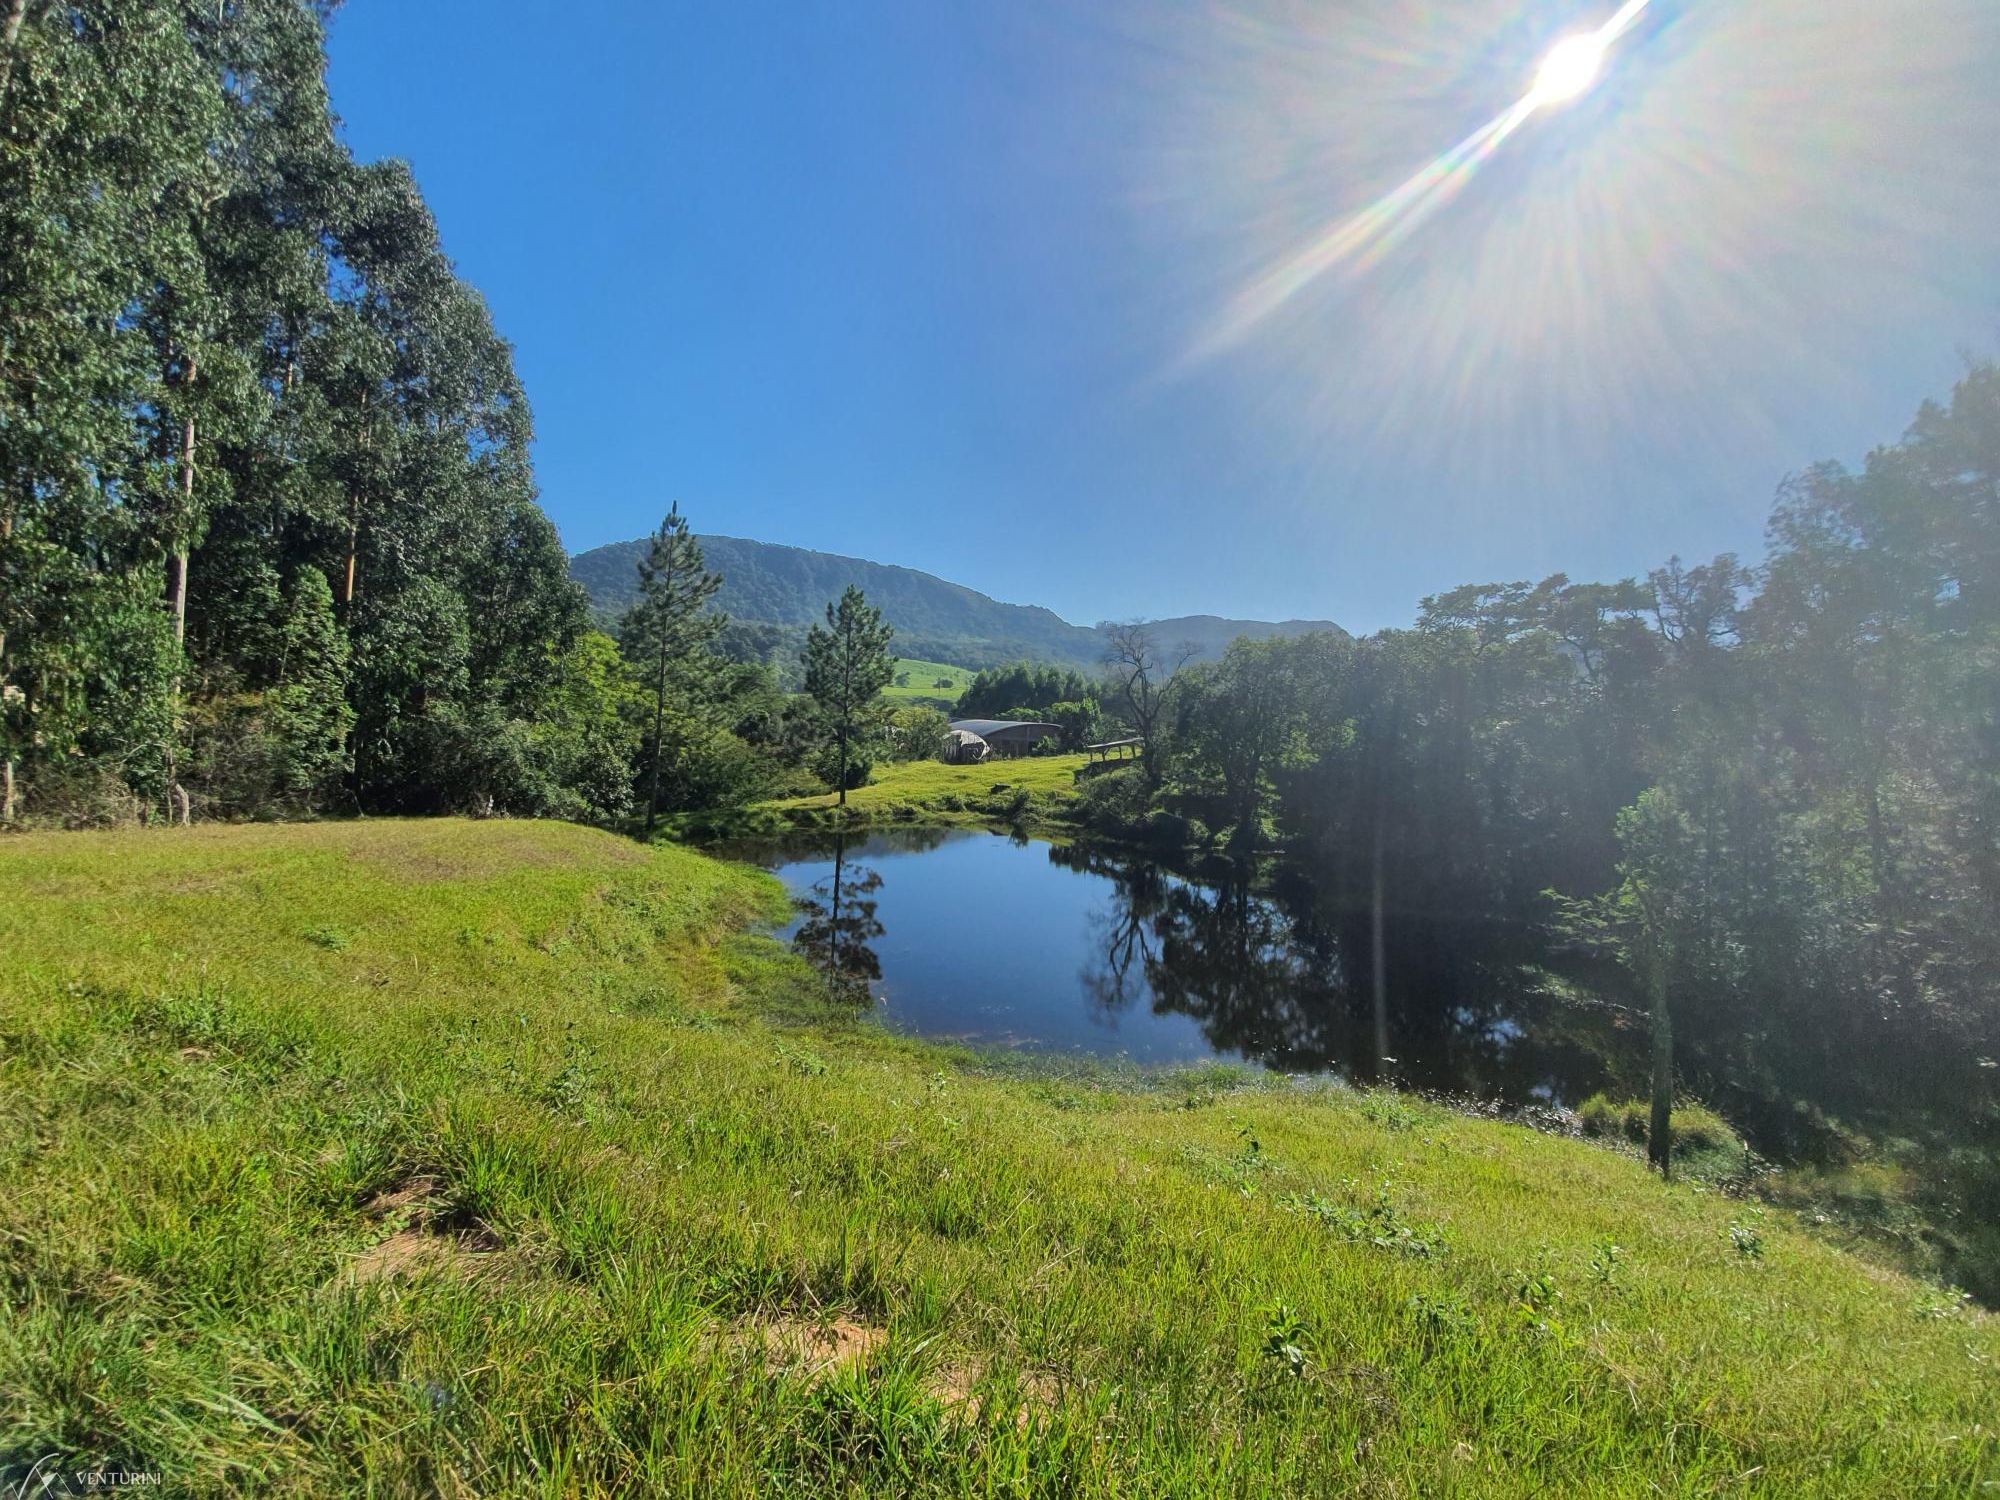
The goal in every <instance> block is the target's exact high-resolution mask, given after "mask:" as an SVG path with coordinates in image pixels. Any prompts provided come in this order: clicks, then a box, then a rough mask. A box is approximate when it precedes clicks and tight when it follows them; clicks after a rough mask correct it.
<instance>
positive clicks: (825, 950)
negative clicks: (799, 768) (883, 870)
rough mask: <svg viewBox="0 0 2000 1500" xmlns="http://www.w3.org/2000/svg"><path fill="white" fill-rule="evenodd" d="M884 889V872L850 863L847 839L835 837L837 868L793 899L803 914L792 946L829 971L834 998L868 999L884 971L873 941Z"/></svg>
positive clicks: (878, 929) (878, 932)
mask: <svg viewBox="0 0 2000 1500" xmlns="http://www.w3.org/2000/svg"><path fill="white" fill-rule="evenodd" d="M881 889H882V877H881V875H880V874H878V873H877V872H876V871H874V870H872V869H870V868H869V867H868V866H867V865H861V864H850V863H848V859H847V841H846V839H844V838H836V839H835V840H834V845H833V873H832V874H831V875H828V876H826V877H825V878H823V879H821V880H819V881H817V882H815V883H814V885H813V887H812V890H811V893H810V894H808V895H805V896H801V897H799V898H797V899H796V901H795V902H794V904H795V905H796V906H797V907H798V910H799V914H800V916H801V917H802V918H803V920H802V921H801V922H800V923H799V926H798V930H797V931H796V932H795V933H793V934H792V947H793V948H794V949H796V950H797V951H798V952H799V953H800V954H802V955H803V956H804V958H805V960H806V962H807V963H809V964H811V965H812V966H813V967H814V968H816V969H818V970H819V971H820V973H821V974H822V975H823V976H825V979H826V984H827V990H828V992H829V993H830V994H831V995H832V996H833V997H834V998H835V999H839V1000H845V1001H848V1002H850V1003H853V1004H865V1003H867V1001H868V999H869V988H868V987H869V986H870V985H871V984H873V983H874V982H875V981H876V980H878V979H880V978H881V977H882V960H881V958H880V956H879V955H878V954H877V953H876V952H875V950H874V949H873V948H871V947H870V946H869V944H870V943H871V942H872V941H874V939H876V938H879V937H880V936H882V932H883V927H882V924H881V922H880V921H878V920H877V919H876V916H875V908H876V895H877V892H879V891H880V890H881Z"/></svg>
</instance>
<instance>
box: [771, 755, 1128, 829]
mask: <svg viewBox="0 0 2000 1500" xmlns="http://www.w3.org/2000/svg"><path fill="white" fill-rule="evenodd" d="M1089 759H1090V758H1089V757H1088V756H1086V755H1080V754H1079V755H1028V756H1022V757H1020V758H1018V759H1014V760H990V761H987V762H985V763H984V764H983V765H976V766H948V765H946V764H944V763H943V762H942V761H936V760H908V761H891V762H888V763H886V764H884V765H879V766H877V767H876V768H875V770H874V773H873V775H872V776H871V777H870V779H869V782H868V785H867V786H863V787H856V788H854V789H853V790H852V791H850V792H849V793H848V794H847V803H846V805H845V806H844V807H843V806H841V805H840V804H839V802H838V799H837V798H836V797H835V796H834V794H833V793H832V792H827V793H824V794H822V795H818V796H812V797H788V798H784V799H781V800H778V801H772V802H763V803H759V804H757V805H756V806H755V807H752V808H749V809H746V810H745V812H744V814H743V815H742V816H741V817H740V818H739V819H737V823H739V824H740V825H741V826H742V827H743V828H746V829H748V828H771V829H784V828H788V827H789V828H826V827H837V826H840V825H843V824H864V823H923V824H927V825H932V826H952V825H965V826H972V825H991V824H994V823H1005V824H1012V825H1017V826H1026V827H1041V826H1045V825H1047V824H1049V823H1052V822H1054V821H1057V820H1059V819H1060V818H1061V816H1062V814H1063V812H1064V810H1065V809H1066V808H1067V807H1068V806H1069V805H1070V804H1071V803H1072V802H1073V801H1074V800H1075V796H1076V773H1077V771H1078V770H1079V769H1080V768H1082V767H1083V766H1084V765H1085V764H1087V763H1088V761H1089Z"/></svg>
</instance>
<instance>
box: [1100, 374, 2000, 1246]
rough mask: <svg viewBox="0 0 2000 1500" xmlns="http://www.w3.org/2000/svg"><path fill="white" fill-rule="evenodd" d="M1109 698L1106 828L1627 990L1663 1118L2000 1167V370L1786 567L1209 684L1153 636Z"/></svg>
mask: <svg viewBox="0 0 2000 1500" xmlns="http://www.w3.org/2000/svg"><path fill="white" fill-rule="evenodd" d="M1111 670H1112V672H1113V674H1114V676H1113V680H1112V682H1111V683H1110V685H1109V693H1110V698H1111V699H1112V700H1115V701H1122V702H1123V703H1124V704H1125V705H1126V717H1127V718H1128V721H1130V722H1135V723H1136V722H1137V721H1138V718H1139V717H1140V712H1141V711H1143V714H1144V716H1145V717H1146V718H1148V719H1149V720H1150V721H1151V722H1152V724H1153V733H1152V734H1151V736H1150V737H1149V742H1148V745H1147V760H1146V763H1145V766H1144V768H1143V769H1142V770H1139V771H1135V772H1133V773H1130V774H1129V775H1124V776H1114V777H1109V778H1100V779H1099V780H1100V784H1094V785H1090V784H1087V785H1086V789H1085V798H1084V800H1085V804H1086V809H1087V815H1088V814H1089V812H1090V811H1091V810H1094V811H1095V814H1096V815H1097V816H1098V817H1099V818H1100V819H1101V820H1102V821H1104V822H1105V823H1106V824H1107V825H1115V826H1123V827H1126V828H1128V829H1130V828H1133V827H1134V826H1135V825H1137V824H1138V823H1139V822H1140V820H1142V819H1150V820H1152V821H1153V822H1154V823H1155V824H1156V825H1160V826H1163V827H1164V828H1165V829H1166V831H1167V832H1168V833H1169V834H1171V835H1175V836H1179V837H1183V838H1189V839H1192V840H1193V841H1195V842H1202V841H1207V840H1214V841H1216V842H1219V843H1224V844H1228V845H1230V846H1233V847H1236V848H1239V849H1249V848H1255V847H1258V846H1261V845H1268V844H1271V843H1273V842H1283V843H1285V844H1287V845H1289V846H1290V847H1291V848H1292V849H1293V850H1295V851H1296V852H1297V853H1298V854H1299V855H1300V856H1301V858H1302V860H1303V861H1304V863H1305V864H1306V865H1307V867H1308V868H1310V869H1311V870H1312V871H1313V873H1314V877H1315V879H1316V881H1317V882H1318V883H1319V885H1320V886H1321V889H1322V891H1323V893H1324V895H1325V899H1326V900H1327V901H1328V902H1329V903H1331V904H1334V905H1337V906H1342V907H1345V908H1349V909H1355V910H1372V911H1373V912H1374V913H1375V914H1376V922H1377V924H1378V932H1379V924H1380V922H1381V920H1382V914H1383V913H1384V912H1385V911H1387V912H1390V913H1394V912H1396V911H1399V910H1400V911H1417V912H1448V911H1454V910H1456V911H1468V912H1476V913H1479V914H1481V915H1483V916H1495V917H1500V918H1503V919H1506V920H1509V921H1512V922H1516V923H1519V924H1524V925H1529V926H1536V927H1539V928H1541V929H1542V930H1544V931H1546V932H1548V933H1549V934H1551V936H1552V938H1553V939H1554V940H1556V941H1558V942H1561V943H1566V944H1570V945H1574V946H1575V947H1577V948H1579V949H1589V950H1592V951H1595V952H1598V953H1600V954H1602V955H1604V956H1605V957H1607V958H1610V959H1613V960H1615V961H1616V962H1617V963H1618V964H1619V965H1621V966H1622V967H1623V969H1624V971H1625V972H1626V974H1627V975H1628V976H1629V980H1628V985H1627V991H1626V993H1627V997H1628V1003H1630V1004H1631V1005H1632V1006H1633V1007H1634V1008H1635V1010H1636V1011H1637V1012H1638V1014H1639V1015H1641V1016H1642V1017H1646V1018H1647V1020H1648V1025H1649V1030H1650V1034H1651V1036H1652V1038H1653V1040H1654V1046H1655V1070H1656V1071H1655V1078H1656V1087H1655V1095H1656V1098H1657V1099H1659V1100H1660V1101H1662V1103H1661V1106H1660V1107H1661V1108H1662V1109H1663V1108H1664V1101H1665V1100H1666V1098H1667V1097H1668V1096H1669V1095H1670V1092H1671V1087H1672V1079H1673V1077H1674V1076H1676V1075H1679V1076H1681V1077H1684V1078H1693V1079H1696V1080H1699V1081H1700V1082H1701V1083H1702V1085H1703V1086H1705V1087H1707V1088H1709V1089H1711V1090H1712V1091H1715V1092H1717V1093H1719V1094H1722V1095H1725V1096H1726V1097H1728V1098H1729V1099H1730V1100H1731V1101H1732V1103H1734V1104H1736V1105H1737V1106H1738V1107H1739V1108H1740V1109H1742V1110H1744V1111H1749V1112H1752V1113H1753V1114H1756V1115H1758V1118H1757V1119H1756V1120H1755V1121H1754V1123H1756V1124H1758V1125H1760V1126H1761V1127H1762V1132H1761V1138H1762V1139H1764V1140H1766V1141H1769V1142H1776V1143H1778V1144H1780V1145H1789V1146H1791V1147H1794V1148H1796V1149H1805V1150H1810V1149H1812V1148H1813V1146H1814V1142H1815V1140H1816V1139H1820V1138H1821V1137H1823V1134H1824V1129H1823V1127H1824V1122H1823V1121H1822V1120H1820V1119H1819V1117H1818V1115H1817V1110H1818V1109H1820V1108H1824V1109H1827V1110H1833V1109H1839V1110H1841V1111H1844V1112H1847V1113H1849V1114H1850V1116H1853V1115H1866V1114H1868V1113H1869V1112H1871V1111H1872V1112H1876V1113H1878V1114H1895V1115H1898V1116H1900V1117H1904V1118H1907V1116H1908V1113H1909V1111H1908V1108H1907V1106H1909V1105H1910V1104H1911V1102H1912V1101H1923V1102H1924V1104H1925V1107H1926V1109H1927V1110H1930V1111H1932V1112H1942V1113H1944V1114H1947V1115H1950V1116H1951V1117H1953V1119H1955V1120H1956V1121H1957V1122H1958V1124H1959V1126H1961V1127H1964V1128H1966V1129H1971V1130H1973V1131H1974V1133H1975V1135H1974V1138H1976V1139H1980V1140H1985V1141H1987V1142H1988V1143H1989V1145H1990V1144H1991V1142H1992V1138H1993V1137H1995V1136H1996V1135H2000V1087H1996V1085H2000V1066H1996V1063H1995V1059H1996V1058H2000V991H1997V990H1996V989H1995V986H1994V976H1995V975H1996V974H2000V372H1996V370H1995V369H1994V368H1993V367H1991V366H1980V367H1977V368H1974V369H1972V370H1970V371H1969V372H1968V373H1967V374H1966V376H1965V377H1964V379H1963V380H1962V381H1961V382H1960V383H1959V384H1958V386H1957V387H1956V389H1955V390H1954V392H1953V394H1952V397H1951V399H1950V400H1949V402H1947V403H1942V404H1937V403H1932V404H1926V405H1925V406H1924V408H1923V409H1922V410H1921V412H1920V413H1919V414H1918V416H1917V418H1916V420H1915V422H1914V423H1913V425H1912V426H1911V427H1910V429H1909V431H1908V433H1907V434H1906V436H1905V437H1904V438H1903V439H1902V440H1901V441H1899V442H1897V443H1895V444H1893V445H1890V446H1887V447H1884V448H1882V449H1880V450H1878V451H1876V452H1875V453H1873V454H1871V455H1870V456H1869V457H1868V459H1867V460H1866V462H1865V464H1864V465H1863V466H1862V467H1861V468H1860V470H1859V471H1850V470H1848V469H1845V468H1843V467H1841V466H1839V465H1835V464H1824V465H1820V466H1818V467H1815V468H1813V469H1810V470H1808V471H1807V472H1805V473H1803V474H1801V475H1799V476H1797V477H1796V478H1794V479H1793V480H1791V481H1790V482H1788V483H1787V484H1786V485H1785V486H1784V487H1783V489H1782V491H1781V493H1780V495H1779V498H1778V502H1777V505H1776V507H1775V509H1774V511H1773V513H1772V516H1771V520H1770V526H1769V531H1768V549H1767V553H1766V556H1765V557H1764V558H1763V560H1762V561H1761V562H1758V563H1755V564H1746V563H1744V562H1742V561H1740V560H1739V559H1738V558H1736V557H1734V556H1728V555H1725V556H1721V557H1717V558H1715V559H1713V560H1711V561H1709V562H1706V563H1702V564H1699V565H1694V566H1688V565H1684V564H1682V563H1681V562H1679V561H1673V562H1670V563H1668V564H1667V565H1666V566H1664V567H1662V568H1660V569H1657V570H1655V571H1654V572H1653V573H1652V574H1650V575H1649V576H1648V577H1647V578H1645V579H1643V580H1641V579H1627V580H1623V581H1620V582H1617V583H1609V584H1599V583H1578V582H1573V581H1572V580H1570V579H1569V578H1567V577H1565V576H1563V575H1560V574H1558V575H1556V576H1554V577H1551V578H1547V579H1544V580H1542V581H1541V582H1539V583H1532V584H1531V583H1526V582H1519V583H1496V584H1480V585H1471V586H1467V587H1464V588H1460V589H1455V590H1452V591H1451V592H1448V593H1445V594H1440V595H1437V596H1435V597H1432V598H1429V599H1426V600H1424V601H1423V606H1422V611H1421V614H1420V616H1419V618H1418V620H1417V622H1416V624H1415V626H1414V627H1413V628H1411V629H1407V630H1388V631H1384V632H1381V633H1380V634H1378V635H1376V636H1373V637H1371V638H1368V639H1366V640H1361V641H1346V640H1342V639H1339V638H1336V637H1332V636H1319V637H1307V638H1303V639H1300V640H1294V641H1260V642H1250V641H1238V642H1237V643H1236V644H1235V645H1233V646H1232V647H1231V648H1230V649H1229V650H1228V652H1227V653H1226V654H1225V655H1224V656H1223V658H1222V659H1221V660H1220V661H1217V662H1213V663H1208V664H1202V665H1198V666H1194V667H1183V666H1180V665H1179V664H1178V663H1177V662H1176V661H1175V659H1174V656H1173V653H1172V652H1171V651H1170V650H1166V649H1163V647H1162V644H1161V643H1158V642H1155V641H1153V640H1151V639H1150V638H1149V637H1148V635H1147V632H1146V631H1145V630H1144V629H1143V628H1135V629H1132V630H1130V631H1128V632H1127V634H1126V637H1125V641H1124V649H1123V650H1122V651H1121V652H1120V655H1119V660H1118V661H1116V662H1115V663H1114V664H1113V667H1112V669H1111ZM1380 951H1381V950H1380V947H1379V942H1378V946H1377V949H1376V952H1377V955H1378V960H1377V963H1378V968H1379V954H1380ZM1808 1105H1810V1108H1809V1107H1808ZM1795 1106H1796V1107H1795ZM1656 1124H1657V1125H1658V1126H1663V1125H1664V1124H1665V1120H1664V1116H1662V1117H1661V1118H1660V1119H1659V1120H1658V1121H1657V1122H1656ZM1653 1136H1654V1142H1653V1144H1654V1150H1655V1151H1656V1153H1662V1154H1663V1153H1664V1151H1665V1149H1666V1131H1665V1130H1664V1129H1661V1128H1656V1129H1655V1131H1654V1132H1653ZM1959 1140H1960V1142H1961V1143H1963V1141H1964V1140H1965V1137H1964V1136H1963V1135H1962V1134H1961V1135H1960V1137H1959ZM1820 1143H1821V1144H1824V1141H1823V1139H1821V1141H1820ZM1994 1186H1995V1184H1992V1183H1990V1182H1989V1183H1988V1186H1987V1191H1989V1192H1990V1191H1991V1190H1992V1188H1993V1187H1994ZM1995 1218H2000V1213H1996V1214H1993V1215H1989V1220H1990V1219H1995Z"/></svg>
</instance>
